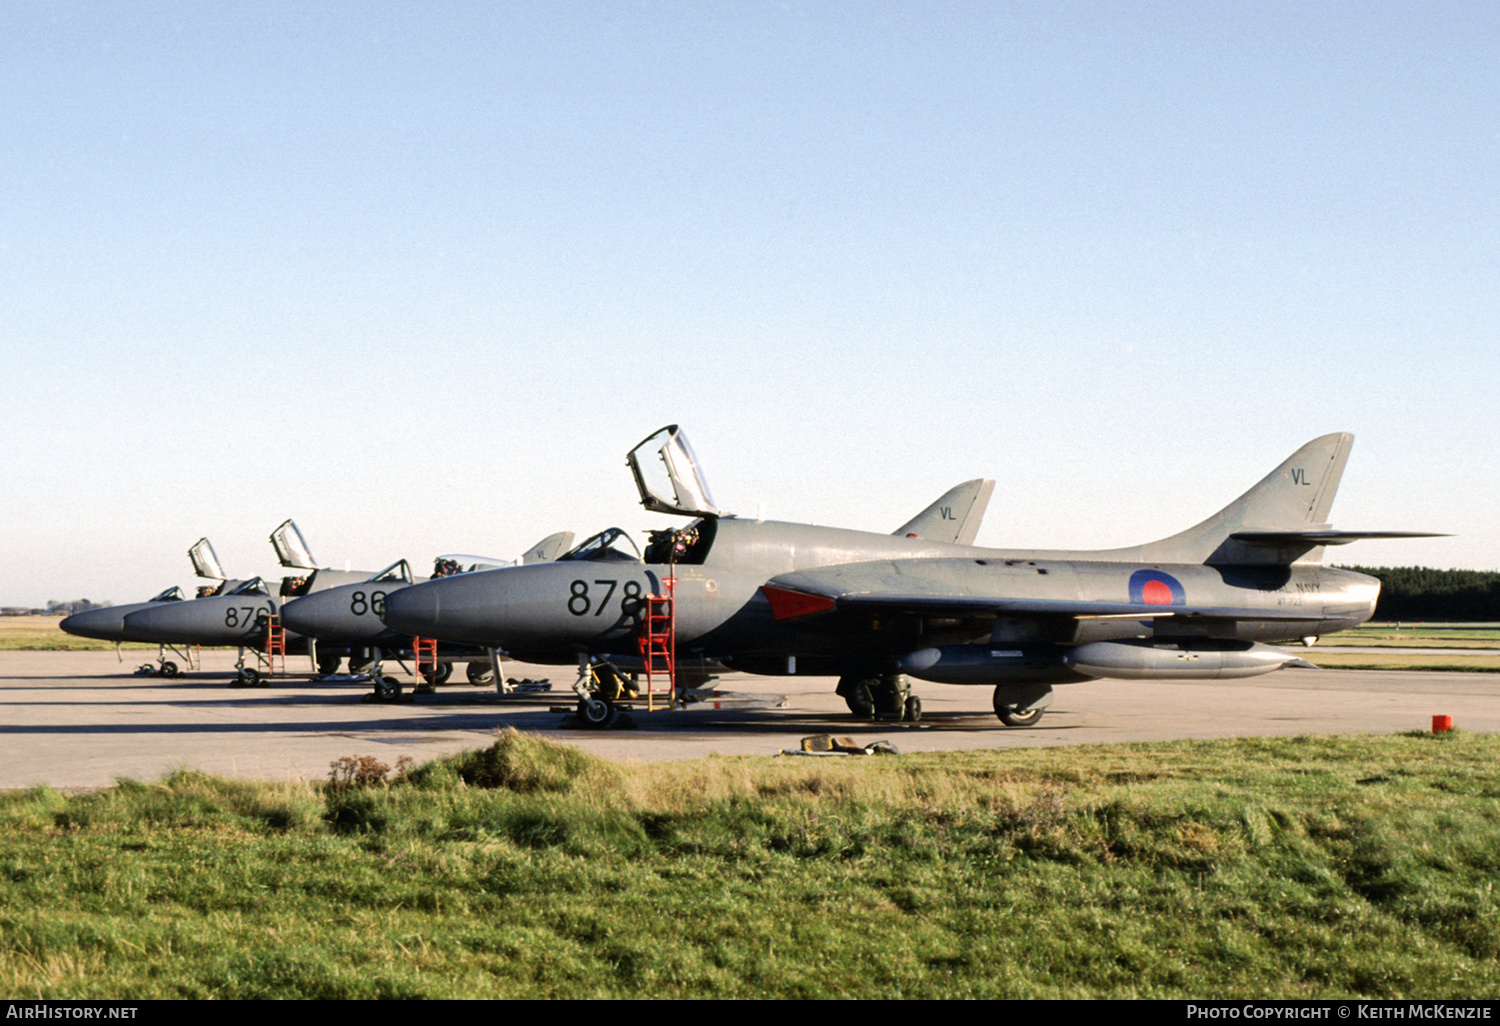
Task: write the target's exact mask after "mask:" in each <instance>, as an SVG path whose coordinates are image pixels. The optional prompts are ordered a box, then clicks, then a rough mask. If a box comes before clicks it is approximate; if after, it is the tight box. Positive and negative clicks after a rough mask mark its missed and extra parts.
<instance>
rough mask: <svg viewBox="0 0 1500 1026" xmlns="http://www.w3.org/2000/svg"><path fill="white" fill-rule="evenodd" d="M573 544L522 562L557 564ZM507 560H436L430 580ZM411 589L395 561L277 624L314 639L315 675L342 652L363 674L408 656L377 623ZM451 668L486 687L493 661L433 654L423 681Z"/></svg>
mask: <svg viewBox="0 0 1500 1026" xmlns="http://www.w3.org/2000/svg"><path fill="white" fill-rule="evenodd" d="M572 544H573V532H571V531H559V532H558V533H557V534H553V535H549V536H547V537H546V538H544V539H542V540H541V541H539V542H537V544H536V545H534V546H532V547H531V548H530V549H528V550H527V551H526V552H525V553H524V554H523V555H522V556H521V562H522V563H523V564H524V563H536V562H546V561H547V560H550V559H556V558H557V557H558V555H559V554H561V553H562V552H564V551H565V550H566V549H567V548H568V547H569V546H570V545H572ZM510 565H511V564H510V562H509V561H508V560H499V559H489V558H486V557H482V556H462V555H448V556H439V557H438V558H437V560H436V561H435V563H434V565H433V575H432V578H424V580H428V579H437V578H442V577H451V576H453V575H455V574H463V573H473V572H476V571H480V570H494V569H498V568H500V567H506V566H510ZM412 583H414V578H413V577H412V572H411V565H410V564H409V563H407V561H406V560H404V559H402V560H398V561H397V562H395V563H392V564H391V565H390V566H388V567H386V568H385V569H384V570H382V571H380V572H379V573H377V574H371V575H369V576H367V577H366V578H364V579H362V580H359V581H356V582H354V583H352V584H341V585H339V586H337V587H333V588H325V589H323V590H321V591H316V592H314V593H313V594H309V595H305V596H303V597H301V598H295V599H292V600H291V601H289V602H287V603H286V604H285V605H284V606H282V608H281V622H282V624H284V625H285V627H286V628H287V630H289V631H293V632H295V633H297V634H301V635H303V636H305V637H309V638H313V639H316V641H317V643H318V669H319V671H320V672H325V673H332V672H334V671H335V670H337V669H338V660H339V656H340V653H341V652H348V653H349V669H350V672H368V671H369V670H371V669H373V668H374V664H375V663H376V662H377V661H378V659H379V657H381V656H382V655H394V656H396V657H401V656H404V655H406V654H408V653H410V652H411V650H412V636H411V635H409V634H400V633H398V632H396V631H393V630H391V629H390V628H389V627H387V626H386V625H385V624H384V623H382V622H381V620H380V614H381V613H382V612H383V611H384V610H385V602H386V599H387V598H388V597H389V596H390V595H391V594H392V593H393V592H396V591H399V590H401V589H402V588H406V587H408V586H410V585H411V584H412ZM454 662H467V663H468V678H469V683H471V684H485V683H488V682H490V681H491V680H493V679H494V673H495V671H494V666H493V657H492V655H491V654H490V652H489V651H488V650H486V649H484V648H482V647H478V646H473V645H469V646H462V647H461V648H460V649H457V650H455V649H454V648H453V647H452V646H451V645H450V646H446V647H444V648H443V649H441V650H440V651H439V652H438V663H437V665H436V666H435V667H433V668H432V669H430V670H426V671H424V673H423V676H424V677H425V678H426V681H427V684H428V685H435V684H442V683H443V682H445V681H446V680H447V679H448V678H449V676H451V674H452V672H453V663H454Z"/></svg>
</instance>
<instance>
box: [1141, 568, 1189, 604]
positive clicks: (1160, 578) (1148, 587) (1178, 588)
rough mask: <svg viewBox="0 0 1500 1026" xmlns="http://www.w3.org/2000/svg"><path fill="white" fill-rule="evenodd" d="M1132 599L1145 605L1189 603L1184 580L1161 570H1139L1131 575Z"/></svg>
mask: <svg viewBox="0 0 1500 1026" xmlns="http://www.w3.org/2000/svg"><path fill="white" fill-rule="evenodd" d="M1130 601H1131V602H1134V603H1136V604H1137V605H1143V606H1181V605H1186V604H1187V593H1186V592H1184V591H1183V590H1182V582H1180V581H1178V580H1177V578H1175V577H1173V576H1172V575H1171V574H1164V573H1162V572H1161V571H1160V570H1137V571H1136V572H1135V573H1133V574H1131V575H1130Z"/></svg>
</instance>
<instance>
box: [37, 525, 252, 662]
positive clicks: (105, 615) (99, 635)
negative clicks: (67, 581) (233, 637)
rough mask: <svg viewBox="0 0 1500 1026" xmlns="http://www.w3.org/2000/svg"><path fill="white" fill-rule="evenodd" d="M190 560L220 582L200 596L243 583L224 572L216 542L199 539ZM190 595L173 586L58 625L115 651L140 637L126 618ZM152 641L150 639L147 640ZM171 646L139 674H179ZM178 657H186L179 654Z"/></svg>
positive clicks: (202, 574)
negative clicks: (108, 644)
mask: <svg viewBox="0 0 1500 1026" xmlns="http://www.w3.org/2000/svg"><path fill="white" fill-rule="evenodd" d="M188 559H189V560H190V561H191V562H192V564H193V572H194V573H195V574H197V575H198V576H199V577H201V578H203V579H204V580H210V581H217V582H218V584H208V585H203V586H201V587H200V588H199V589H198V596H197V597H198V598H203V597H204V596H207V595H215V594H218V593H219V592H220V591H222V590H225V589H227V588H233V587H234V586H236V585H238V584H240V583H241V582H239V581H230V580H228V578H227V577H226V576H225V575H224V568H223V566H222V565H221V564H220V563H219V557H218V555H217V554H216V553H215V552H214V547H213V544H212V543H211V542H210V541H209V540H208V539H207V538H199V539H198V540H197V541H196V542H194V543H193V545H192V547H191V548H189V549H188ZM187 600H188V599H187V596H186V595H184V594H183V593H182V589H181V588H179V587H177V586H176V585H173V586H172V587H170V588H168V589H167V590H166V591H163V592H162V593H161V594H159V595H157V596H155V597H154V598H150V599H147V600H146V601H145V602H132V603H129V604H127V605H123V606H105V607H104V608H102V609H90V610H87V611H85V612H82V613H74V614H73V615H72V616H70V617H68V618H67V619H65V620H64V621H63V622H62V623H60V624H58V626H59V627H61V628H62V629H63V630H64V631H66V632H68V633H69V634H73V635H76V636H78V637H80V638H95V639H97V640H100V641H113V642H114V643H115V650H116V652H118V651H119V647H120V643H121V642H122V641H138V640H141V639H139V638H136V637H134V636H132V635H129V634H127V633H126V631H125V617H127V616H129V615H130V614H131V613H136V612H139V611H140V610H142V609H150V608H153V607H155V606H159V605H163V604H165V603H168V602H183V601H187ZM148 640H150V639H148ZM169 648H170V646H168V645H162V646H161V651H160V652H158V654H157V665H156V666H152V665H151V664H150V663H145V664H143V665H142V666H141V667H140V668H139V669H137V670H136V672H137V673H154V674H157V675H160V676H163V677H175V676H177V673H178V670H179V667H178V664H177V663H176V662H175V661H173V660H171V659H168V658H167V651H168V649H169ZM178 658H179V659H185V658H186V657H185V656H184V655H182V654H181V653H178Z"/></svg>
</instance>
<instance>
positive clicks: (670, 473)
mask: <svg viewBox="0 0 1500 1026" xmlns="http://www.w3.org/2000/svg"><path fill="white" fill-rule="evenodd" d="M625 462H626V463H628V464H629V465H630V472H631V473H632V474H634V475H635V485H636V488H637V489H639V490H640V493H641V505H642V506H645V507H646V508H647V509H649V510H651V511H652V512H653V513H680V514H682V515H683V516H690V517H717V516H719V507H718V506H716V505H714V500H713V496H711V495H710V494H709V491H708V482H706V481H704V480H703V474H702V472H701V471H700V470H699V468H698V457H697V456H696V455H695V454H694V453H693V447H692V446H691V445H689V444H688V440H687V436H686V435H684V434H683V433H682V431H681V430H680V429H679V428H678V427H677V425H676V424H669V425H668V426H667V427H664V428H662V429H661V430H660V431H658V432H656V433H655V434H653V435H651V436H650V437H649V438H647V439H646V440H645V441H643V442H641V443H640V444H639V445H637V446H636V447H635V448H634V449H631V450H630V452H629V453H627V454H626V456H625ZM575 551H577V550H575Z"/></svg>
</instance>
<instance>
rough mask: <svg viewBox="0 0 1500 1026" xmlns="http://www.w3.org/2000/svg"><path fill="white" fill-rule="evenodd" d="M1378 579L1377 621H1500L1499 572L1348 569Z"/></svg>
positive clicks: (1389, 568) (1411, 567)
mask: <svg viewBox="0 0 1500 1026" xmlns="http://www.w3.org/2000/svg"><path fill="white" fill-rule="evenodd" d="M1343 569H1345V570H1355V571H1357V572H1359V573H1362V574H1369V575H1370V576H1371V577H1378V578H1380V601H1379V602H1378V603H1377V604H1376V606H1375V619H1377V620H1470V621H1476V620H1477V621H1482V622H1496V621H1500V572H1497V571H1494V570H1430V569H1428V568H1427V567H1425V566H1349V567H1344V568H1343Z"/></svg>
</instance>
